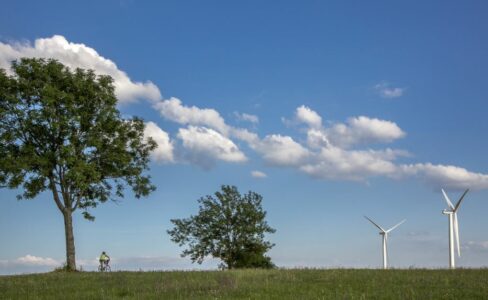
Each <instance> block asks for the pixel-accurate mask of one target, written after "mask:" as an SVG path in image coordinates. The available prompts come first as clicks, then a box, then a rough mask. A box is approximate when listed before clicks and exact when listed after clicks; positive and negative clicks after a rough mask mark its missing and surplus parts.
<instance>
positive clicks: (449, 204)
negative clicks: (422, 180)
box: [441, 189, 454, 209]
mask: <svg viewBox="0 0 488 300" xmlns="http://www.w3.org/2000/svg"><path fill="white" fill-rule="evenodd" d="M441 191H442V194H443V195H444V199H446V202H447V205H448V206H449V207H450V208H451V209H454V205H452V202H451V200H449V197H447V194H446V192H444V189H441Z"/></svg>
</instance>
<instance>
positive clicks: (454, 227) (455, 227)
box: [441, 189, 469, 269]
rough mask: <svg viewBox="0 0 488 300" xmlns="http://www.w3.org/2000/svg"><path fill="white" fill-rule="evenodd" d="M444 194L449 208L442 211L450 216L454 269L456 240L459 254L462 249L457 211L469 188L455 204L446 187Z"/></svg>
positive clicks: (450, 255)
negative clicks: (450, 198) (448, 195)
mask: <svg viewBox="0 0 488 300" xmlns="http://www.w3.org/2000/svg"><path fill="white" fill-rule="evenodd" d="M441 191H442V194H443V195H444V199H446V202H447V206H448V208H447V209H444V210H443V211H442V213H443V214H445V215H447V216H448V217H449V268H451V269H454V268H456V264H455V261H454V240H456V248H457V253H458V256H461V249H460V247H459V224H458V218H457V211H458V209H459V206H460V205H461V202H462V201H463V199H464V196H466V194H467V193H468V191H469V189H467V190H466V191H464V194H463V195H462V196H461V198H459V200H458V202H457V203H456V205H455V206H454V205H453V204H452V202H451V200H449V197H447V194H446V192H444V189H441Z"/></svg>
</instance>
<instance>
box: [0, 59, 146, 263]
mask: <svg viewBox="0 0 488 300" xmlns="http://www.w3.org/2000/svg"><path fill="white" fill-rule="evenodd" d="M12 72H13V74H12V75H7V73H6V71H5V70H3V69H0V186H2V187H8V188H11V189H19V191H20V193H19V195H18V196H17V198H18V199H32V198H35V197H36V196H37V195H39V194H40V193H41V192H44V191H49V192H50V193H52V198H53V200H54V202H55V203H56V205H57V207H58V208H59V211H60V212H61V213H62V215H63V217H64V227H65V234H66V267H67V269H68V270H76V262H75V243H74V236H73V222H72V214H73V212H74V211H76V210H80V211H81V212H82V214H83V215H84V217H85V218H87V219H89V220H93V219H94V217H93V216H92V215H91V214H90V212H89V210H90V209H92V208H95V207H96V206H97V205H98V204H99V203H104V202H106V201H108V200H117V199H118V198H120V197H123V195H124V193H123V192H124V190H125V188H126V187H131V188H132V190H133V192H134V195H135V196H136V197H137V198H139V197H141V196H146V195H148V194H149V193H150V192H151V191H153V190H154V189H155V187H154V186H153V185H151V182H150V177H149V176H147V175H144V174H143V172H144V171H145V170H147V169H148V162H149V154H150V151H151V150H153V149H154V148H155V147H156V144H155V142H154V141H153V140H151V139H148V140H146V139H144V134H143V133H144V123H143V121H142V120H140V119H138V118H132V119H123V118H122V117H121V116H120V113H119V111H118V110H117V108H116V104H117V99H116V97H115V95H114V85H113V80H112V78H111V77H110V76H97V75H95V74H94V72H93V71H91V70H83V69H76V70H71V69H69V68H67V67H66V66H64V65H63V64H61V63H59V62H58V61H56V60H53V59H48V60H44V59H34V58H29V59H27V58H23V59H21V60H20V61H14V62H13V63H12Z"/></svg>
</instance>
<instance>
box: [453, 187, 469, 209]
mask: <svg viewBox="0 0 488 300" xmlns="http://www.w3.org/2000/svg"><path fill="white" fill-rule="evenodd" d="M468 191H469V189H466V191H464V194H463V195H462V196H461V198H459V201H458V203H456V207H454V211H457V210H458V208H459V205H461V202H462V201H463V199H464V196H466V194H467V193H468Z"/></svg>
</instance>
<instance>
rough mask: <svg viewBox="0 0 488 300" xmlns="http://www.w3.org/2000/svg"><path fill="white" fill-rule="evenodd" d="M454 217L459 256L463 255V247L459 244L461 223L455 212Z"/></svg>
mask: <svg viewBox="0 0 488 300" xmlns="http://www.w3.org/2000/svg"><path fill="white" fill-rule="evenodd" d="M453 217H454V236H455V239H456V247H457V252H458V256H461V247H460V246H459V224H458V218H457V213H454V216H453Z"/></svg>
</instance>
